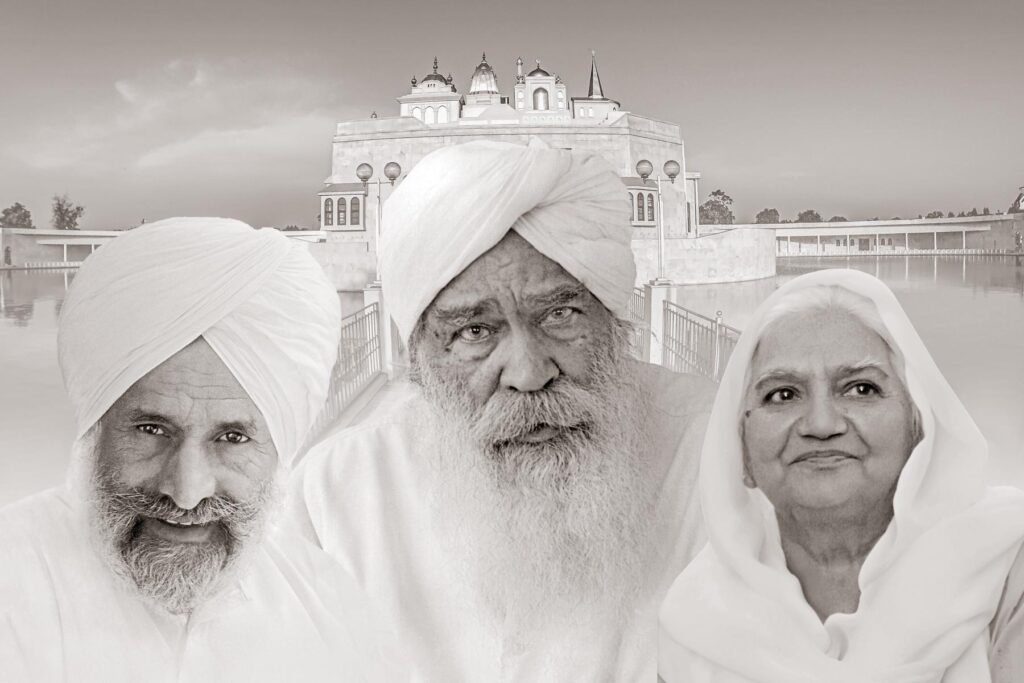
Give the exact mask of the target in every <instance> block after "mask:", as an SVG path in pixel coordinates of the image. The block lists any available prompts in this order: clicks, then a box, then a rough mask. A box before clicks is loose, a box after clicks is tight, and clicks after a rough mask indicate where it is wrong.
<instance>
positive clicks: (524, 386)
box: [500, 330, 560, 392]
mask: <svg viewBox="0 0 1024 683" xmlns="http://www.w3.org/2000/svg"><path fill="white" fill-rule="evenodd" d="M504 352H505V353H504V354H503V361H502V362H503V365H502V368H501V378H500V382H501V386H502V388H504V389H511V390H513V391H523V392H527V391H540V390H541V389H544V388H545V387H547V386H548V385H549V384H551V382H552V381H553V380H554V379H555V378H556V377H558V375H559V374H560V372H559V369H558V364H557V363H555V360H554V358H552V357H551V354H550V352H549V350H548V349H547V348H546V345H545V344H544V343H543V342H542V341H541V340H539V339H537V338H536V337H535V336H534V335H532V334H530V333H529V331H525V330H519V331H513V332H512V333H511V334H510V335H509V336H508V337H507V338H506V339H505V349H504Z"/></svg>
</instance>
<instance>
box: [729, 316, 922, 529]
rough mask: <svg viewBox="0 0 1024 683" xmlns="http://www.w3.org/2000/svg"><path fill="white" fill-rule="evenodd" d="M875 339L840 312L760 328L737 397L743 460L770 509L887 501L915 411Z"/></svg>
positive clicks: (854, 506) (864, 506)
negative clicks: (741, 394) (745, 381)
mask: <svg viewBox="0 0 1024 683" xmlns="http://www.w3.org/2000/svg"><path fill="white" fill-rule="evenodd" d="M893 363H894V361H893V354H892V353H891V351H890V349H889V347H888V345H887V344H886V342H885V340H883V339H882V337H881V336H879V334H878V333H877V332H875V331H873V330H872V329H870V328H869V327H868V326H867V325H865V324H864V323H863V322H861V321H860V320H859V319H857V318H856V317H854V316H853V315H851V314H849V313H848V312H846V311H844V310H842V309H829V310H812V311H804V312H798V313H791V314H788V315H786V316H784V317H782V318H780V319H779V320H777V321H775V322H774V323H772V324H771V325H769V327H768V329H767V330H766V331H765V333H764V334H763V336H762V337H761V340H760V342H759V343H758V346H757V349H756V350H755V352H754V357H753V360H752V363H751V369H750V379H749V385H748V387H747V391H746V395H745V398H744V418H743V421H742V427H743V428H742V434H743V445H744V461H745V462H744V466H745V468H746V471H747V473H748V475H749V476H750V479H752V480H753V484H754V485H755V486H756V487H757V488H759V489H761V491H762V492H763V493H764V494H765V496H767V497H768V499H769V500H770V501H771V503H772V505H774V506H775V509H776V510H777V511H780V512H782V511H785V510H792V509H797V508H804V509H821V510H825V509H837V510H845V511H846V512H848V513H856V512H857V511H867V510H870V509H872V506H875V505H889V506H891V502H892V495H893V492H894V490H895V487H896V481H897V479H899V475H900V472H901V471H902V470H903V466H904V465H905V464H906V462H907V458H908V457H909V456H910V452H911V451H912V450H913V447H914V446H915V445H916V443H917V440H918V436H917V434H916V431H917V430H916V429H915V427H914V417H913V415H914V408H913V404H912V402H911V399H910V396H909V394H908V392H907V389H906V387H905V386H904V384H903V381H902V380H901V379H900V375H899V374H898V373H897V369H896V368H895V367H894V365H893Z"/></svg>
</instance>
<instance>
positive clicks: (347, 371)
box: [309, 303, 383, 439]
mask: <svg viewBox="0 0 1024 683" xmlns="http://www.w3.org/2000/svg"><path fill="white" fill-rule="evenodd" d="M381 361H382V358H381V343H380V311H379V310H378V308H377V304H376V303H372V304H370V305H369V306H367V307H366V308H364V309H362V310H361V311H357V312H356V313H353V314H352V315H348V316H345V317H344V318H342V321H341V342H340V344H339V345H338V360H337V362H336V363H335V364H334V369H333V370H331V385H330V389H329V390H328V393H327V402H326V404H325V405H324V408H323V410H322V411H320V415H319V417H317V420H316V423H314V425H313V427H312V428H311V429H310V431H309V433H310V438H311V439H315V438H316V436H317V435H319V434H320V433H321V432H323V430H324V429H326V428H327V427H328V426H330V424H331V423H332V422H334V421H335V420H337V419H338V417H339V416H340V415H341V414H342V412H344V410H345V409H346V408H347V407H348V406H349V405H350V404H351V403H352V401H353V400H354V399H355V398H356V397H358V396H359V394H360V393H361V392H362V391H363V390H364V389H366V387H367V386H369V385H370V383H371V382H373V381H374V380H375V379H376V378H377V377H378V376H379V375H381V374H383V365H382V362H381Z"/></svg>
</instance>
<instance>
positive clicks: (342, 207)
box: [338, 197, 345, 225]
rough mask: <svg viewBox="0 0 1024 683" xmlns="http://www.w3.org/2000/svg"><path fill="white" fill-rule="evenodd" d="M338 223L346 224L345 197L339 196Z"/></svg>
mask: <svg viewBox="0 0 1024 683" xmlns="http://www.w3.org/2000/svg"><path fill="white" fill-rule="evenodd" d="M338 225H345V198H344V197H338Z"/></svg>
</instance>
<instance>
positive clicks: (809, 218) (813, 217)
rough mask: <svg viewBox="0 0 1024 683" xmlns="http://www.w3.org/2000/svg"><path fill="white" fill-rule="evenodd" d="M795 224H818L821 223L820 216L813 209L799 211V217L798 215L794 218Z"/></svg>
mask: <svg viewBox="0 0 1024 683" xmlns="http://www.w3.org/2000/svg"><path fill="white" fill-rule="evenodd" d="M795 222H796V223H820V222H821V214H820V213H818V212H817V211H815V210H814V209H807V210H806V211H801V212H800V215H798V216H797V217H796V221H795Z"/></svg>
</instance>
